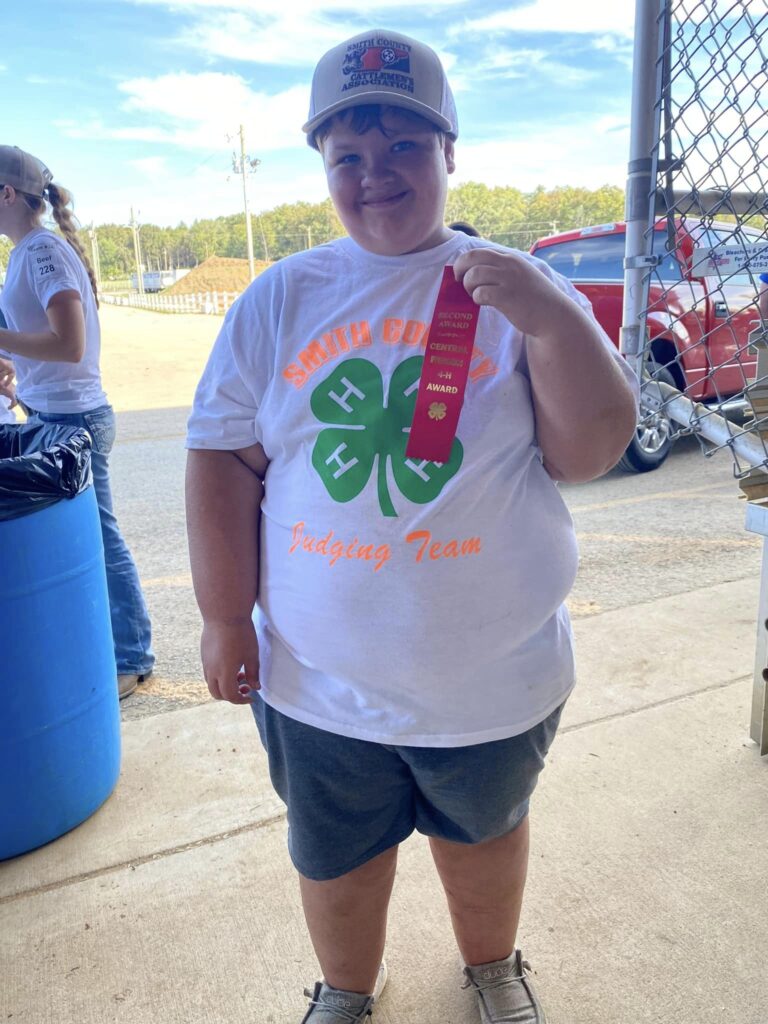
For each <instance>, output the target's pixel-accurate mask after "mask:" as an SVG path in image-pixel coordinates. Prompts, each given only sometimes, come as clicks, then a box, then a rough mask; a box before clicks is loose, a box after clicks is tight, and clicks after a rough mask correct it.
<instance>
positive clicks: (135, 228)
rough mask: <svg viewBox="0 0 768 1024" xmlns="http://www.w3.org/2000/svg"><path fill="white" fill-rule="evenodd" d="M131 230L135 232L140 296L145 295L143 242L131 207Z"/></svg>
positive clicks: (134, 244)
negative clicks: (142, 259) (142, 261)
mask: <svg viewBox="0 0 768 1024" xmlns="http://www.w3.org/2000/svg"><path fill="white" fill-rule="evenodd" d="M131 230H132V231H133V255H134V256H135V258H136V287H137V289H138V292H139V295H143V294H144V271H143V270H142V266H141V242H140V241H139V225H138V224H137V223H136V218H135V217H134V215H133V207H131Z"/></svg>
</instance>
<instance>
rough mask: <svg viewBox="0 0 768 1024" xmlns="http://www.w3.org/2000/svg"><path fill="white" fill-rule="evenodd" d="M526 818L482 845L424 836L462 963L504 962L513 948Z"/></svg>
mask: <svg viewBox="0 0 768 1024" xmlns="http://www.w3.org/2000/svg"><path fill="white" fill-rule="evenodd" d="M528 835H529V830H528V817H527V816H526V817H525V818H523V820H522V822H521V823H520V824H519V825H518V826H517V828H516V829H514V831H512V832H508V833H507V834H506V835H503V836H499V837H498V838H496V839H489V840H486V841H485V842H482V843H471V844H468V843H453V842H449V841H448V840H445V839H436V838H430V840H429V843H430V847H431V849H432V857H433V859H434V862H435V866H436V868H437V871H438V873H439V875H440V880H441V882H442V884H443V888H444V889H445V895H446V897H447V900H448V908H449V910H450V913H451V921H452V923H453V930H454V933H455V935H456V942H457V943H458V946H459V949H460V950H461V954H462V956H463V957H464V962H465V963H466V964H468V965H472V966H474V965H477V964H487V963H492V962H493V961H496V960H504V959H505V958H506V957H508V956H510V955H511V953H512V952H513V950H514V948H515V936H516V934H517V926H518V922H519V920H520V908H521V905H522V901H523V890H524V889H525V878H526V872H527V867H528Z"/></svg>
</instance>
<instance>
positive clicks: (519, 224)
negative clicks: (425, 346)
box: [0, 182, 624, 281]
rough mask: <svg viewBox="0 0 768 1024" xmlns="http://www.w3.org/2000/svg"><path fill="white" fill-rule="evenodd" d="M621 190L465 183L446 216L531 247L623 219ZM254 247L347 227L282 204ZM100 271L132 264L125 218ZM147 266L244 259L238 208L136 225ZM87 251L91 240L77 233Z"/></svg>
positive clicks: (329, 210) (267, 254)
mask: <svg viewBox="0 0 768 1024" xmlns="http://www.w3.org/2000/svg"><path fill="white" fill-rule="evenodd" d="M623 211H624V191H623V189H620V188H617V187H616V186H613V185H604V186H603V187H602V188H599V189H594V190H590V189H586V188H571V187H562V188H555V189H549V190H547V189H544V188H542V187H540V188H537V189H535V190H534V191H533V192H522V191H520V190H519V189H516V188H511V187H506V186H504V187H501V186H499V187H496V188H490V187H489V186H487V185H483V184H480V183H479V182H466V183H465V184H463V185H458V186H456V187H455V188H452V189H450V190H449V192H448V201H447V207H446V222H447V223H450V222H452V221H457V220H463V221H469V222H470V223H472V224H474V226H475V227H476V228H477V230H478V231H479V232H480V234H481V235H483V236H484V237H485V238H489V239H491V240H492V241H495V242H499V243H501V244H503V245H509V246H513V247H515V248H520V249H528V248H529V247H530V245H531V244H532V243H533V242H534V241H535V240H536V239H537V238H540V237H541V236H542V235H548V234H551V233H553V232H557V231H567V230H569V229H570V228H577V227H583V226H586V225H589V224H604V223H609V222H611V221H615V220H621V219H622V217H623ZM252 227H253V250H254V256H255V257H256V259H257V260H259V259H264V260H277V259H281V258H282V257H283V256H288V255H290V254H291V253H294V252H298V251H300V250H301V249H307V248H310V247H311V246H313V245H318V244H320V243H322V242H327V241H329V240H330V239H332V238H338V237H339V236H341V235H343V234H344V233H345V232H344V229H343V227H342V225H341V223H340V221H339V219H338V217H337V216H336V213H335V211H334V209H333V206H332V205H331V201H330V199H326V200H325V201H324V202H321V203H304V202H296V203H287V204H284V205H282V206H277V207H275V208H274V209H272V210H268V211H265V212H262V213H260V214H254V215H252ZM95 236H96V241H97V245H98V254H99V262H100V267H101V277H102V279H103V280H105V281H106V280H110V279H111V280H115V279H118V278H125V277H127V276H128V275H130V274H131V273H132V272H133V271H135V269H136V263H135V256H134V246H133V233H132V231H131V228H130V227H128V226H127V225H124V224H101V225H98V226H96V227H95ZM139 238H140V242H141V250H142V258H143V263H144V266H145V268H146V269H148V270H158V269H165V268H171V267H194V266H197V264H198V263H202V262H203V260H205V259H207V258H208V257H209V256H234V257H237V258H239V259H246V258H247V254H248V252H247V241H246V230H245V218H244V216H243V214H242V213H236V214H232V215H230V216H226V217H216V218H212V219H202V220H195V221H193V222H192V223H191V224H184V223H181V224H179V225H177V226H176V227H172V228H171V227H158V226H157V225H155V224H143V225H141V228H140V230H139ZM81 240H82V242H83V245H84V247H85V251H86V252H87V253H89V254H90V252H91V238H90V237H89V233H88V232H87V231H85V230H83V231H81ZM10 248H11V245H10V242H9V241H8V239H6V238H0V268H4V267H5V265H6V264H7V260H8V253H9V252H10Z"/></svg>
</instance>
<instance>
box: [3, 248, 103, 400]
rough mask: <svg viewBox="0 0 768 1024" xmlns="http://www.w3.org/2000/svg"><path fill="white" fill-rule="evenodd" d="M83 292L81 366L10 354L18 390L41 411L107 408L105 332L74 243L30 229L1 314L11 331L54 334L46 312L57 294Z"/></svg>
mask: <svg viewBox="0 0 768 1024" xmlns="http://www.w3.org/2000/svg"><path fill="white" fill-rule="evenodd" d="M70 289H72V290H74V291H77V292H79V294H80V298H81V300H82V303H83V313H84V315H85V354H84V355H83V358H82V359H81V360H80V362H79V363H64V362H61V363H59V362H47V361H43V360H40V359H27V358H26V357H25V356H20V355H15V354H14V355H12V356H11V357H10V358H11V359H13V364H14V366H15V367H16V392H17V394H18V396H19V398H20V399H21V400H22V401H23V402H24V403H25V404H26V405H28V406H29V408H30V409H36V410H37V411H38V412H49V413H57V412H88V411H89V410H91V409H96V408H98V407H99V406H100V405H104V404H105V403H106V401H107V397H106V395H105V394H104V389H103V388H102V386H101V375H100V373H99V353H100V350H101V331H100V329H99V317H98V311H97V309H96V301H95V299H94V297H93V289H92V288H91V282H90V280H89V278H88V274H87V272H86V269H85V267H84V266H83V263H82V261H81V260H80V258H79V257H78V255H77V253H76V252H75V251H74V249H73V248H72V246H71V245H69V244H68V243H67V242H65V241H64V239H62V238H60V237H59V236H58V235H56V234H54V232H53V231H48V229H47V228H39V229H38V230H36V231H31V232H30V233H29V234H28V235H25V236H24V238H22V240H21V241H20V242H19V243H18V245H16V246H15V247H14V248H13V249H12V250H11V255H10V257H9V258H8V269H7V272H6V275H5V286H4V287H3V290H2V291H0V310H2V312H3V315H4V316H5V319H6V321H7V322H8V327H9V328H10V330H12V331H28V332H30V333H38V332H40V333H42V332H44V331H48V330H50V326H49V324H48V317H47V316H46V309H47V308H48V303H49V302H50V301H51V299H52V298H53V296H54V295H56V294H57V292H62V291H68V290H70Z"/></svg>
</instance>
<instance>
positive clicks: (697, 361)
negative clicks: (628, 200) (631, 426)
mask: <svg viewBox="0 0 768 1024" xmlns="http://www.w3.org/2000/svg"><path fill="white" fill-rule="evenodd" d="M739 230H740V231H741V233H742V236H743V238H744V240H745V241H749V242H756V241H763V242H764V241H765V238H764V237H763V236H762V235H760V234H759V232H756V231H750V230H749V229H748V228H741V229H739ZM735 231H736V225H735V224H726V223H714V224H711V225H704V224H702V223H700V222H694V223H691V222H690V221H686V222H685V223H683V222H682V221H680V222H678V223H677V224H676V225H675V237H674V247H673V248H671V251H667V224H666V221H665V220H662V221H659V222H658V223H657V224H656V225H655V230H654V233H653V243H654V244H653V251H654V252H655V253H658V254H660V255H662V257H663V258H662V261H661V263H660V264H659V266H658V267H657V268H656V272H655V273H654V275H653V277H652V279H651V285H650V294H649V302H648V310H649V311H648V316H647V328H648V340H649V349H648V363H647V366H648V370H649V371H650V372H652V373H653V375H654V377H655V378H656V379H657V380H662V381H665V382H666V383H668V384H672V385H674V386H675V387H676V388H678V389H679V390H680V391H684V392H685V393H686V394H687V395H688V397H689V398H691V399H692V400H693V401H699V402H704V403H706V404H708V405H717V406H719V407H721V409H722V410H723V411H725V412H728V411H733V410H734V409H737V408H742V409H743V408H745V403H744V402H743V401H741V402H740V401H738V396H740V395H741V392H742V391H743V389H744V382H745V378H747V379H748V378H750V377H753V376H754V372H755V356H754V355H752V354H750V353H749V351H748V347H747V336H748V334H749V331H750V322H751V321H753V320H754V319H755V318H756V316H757V312H756V310H755V308H754V302H755V287H754V284H753V283H752V282H751V280H750V277H749V275H748V274H747V273H744V274H740V275H736V276H733V277H731V278H729V280H728V281H727V282H726V283H723V282H721V281H720V279H719V278H717V277H704V278H698V277H697V278H693V277H692V276H691V272H690V271H691V265H692V259H693V250H694V248H695V247H714V246H717V245H722V244H724V243H725V242H727V243H728V244H730V245H733V244H734V241H735V239H734V232H735ZM625 232H626V225H625V224H623V223H619V224H601V225H599V226H595V227H586V228H581V229H579V230H578V231H567V232H564V233H562V234H559V235H550V236H549V237H548V238H540V239H539V240H538V241H537V242H534V244H533V246H532V247H531V252H532V253H533V254H534V255H535V256H537V257H538V258H539V259H541V260H544V262H545V263H548V264H549V265H550V266H551V267H552V268H553V269H554V270H557V271H558V272H559V273H561V274H563V275H564V276H565V277H567V278H569V279H570V280H571V281H572V282H573V283H574V285H575V286H576V288H578V290H579V291H580V292H582V293H583V294H584V295H586V296H587V298H588V299H589V300H590V302H591V303H592V308H593V309H594V311H595V316H596V317H597V319H598V321H599V322H600V324H601V325H602V327H603V329H604V330H605V332H606V333H607V334H608V337H609V338H611V340H612V341H613V342H614V344H615V345H616V346H617V347H618V344H619V331H620V328H621V320H622V310H623V283H624V239H625ZM672 433H673V431H672V427H671V424H670V422H669V420H668V419H667V418H666V417H665V416H664V414H663V413H658V414H656V415H655V416H653V417H651V418H650V419H649V420H646V421H644V422H643V423H641V424H640V425H639V426H638V429H637V432H636V434H635V436H634V438H633V439H632V442H631V443H630V445H629V447H628V448H627V450H626V452H625V453H624V456H623V458H622V460H621V462H620V466H621V467H622V468H623V469H626V470H628V471H631V472H639V473H643V472H647V471H648V470H651V469H656V468H657V466H660V465H661V463H662V462H663V461H664V460H665V459H666V457H667V455H668V454H669V451H670V448H671V446H672Z"/></svg>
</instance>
